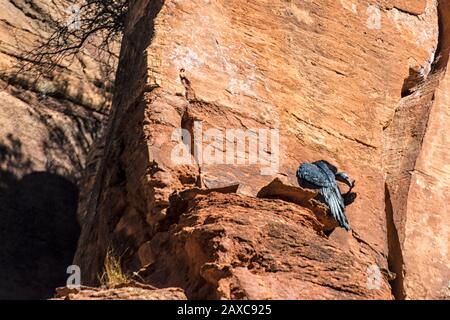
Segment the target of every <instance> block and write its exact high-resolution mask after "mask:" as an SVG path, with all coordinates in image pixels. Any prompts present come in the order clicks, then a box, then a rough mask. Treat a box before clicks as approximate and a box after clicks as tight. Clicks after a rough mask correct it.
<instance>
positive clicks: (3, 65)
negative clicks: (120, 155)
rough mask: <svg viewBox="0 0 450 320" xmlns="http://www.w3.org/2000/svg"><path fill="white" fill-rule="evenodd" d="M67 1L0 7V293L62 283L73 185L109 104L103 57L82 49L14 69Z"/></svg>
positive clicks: (23, 0) (43, 291)
mask: <svg viewBox="0 0 450 320" xmlns="http://www.w3.org/2000/svg"><path fill="white" fill-rule="evenodd" d="M74 5H75V4H74V3H73V1H55V2H53V1H41V0H32V1H29V0H6V1H2V2H1V3H0V109H1V112H0V203H1V210H0V225H1V227H0V228H1V232H0V251H1V252H2V254H1V257H0V298H1V299H23V298H45V297H51V296H52V294H53V292H54V288H55V287H56V286H61V285H64V284H65V280H66V277H67V274H66V268H67V266H69V265H70V264H71V263H72V259H73V255H74V251H75V248H76V242H77V239H78V237H79V233H80V227H79V225H78V223H77V219H76V212H77V202H78V193H79V191H78V188H79V186H80V185H81V184H82V182H81V177H82V172H83V170H84V168H85V166H86V157H87V154H88V152H89V150H90V149H91V146H92V144H93V142H94V141H95V139H96V138H97V137H98V135H99V133H100V132H101V129H102V127H103V126H104V123H105V120H106V116H107V113H108V109H109V100H110V93H108V90H109V89H110V87H111V82H112V77H111V74H109V72H107V73H105V71H107V69H105V66H106V64H105V61H106V60H105V57H99V56H98V55H97V51H96V50H94V49H93V48H92V47H91V46H87V48H86V50H84V51H82V52H80V54H78V55H77V56H76V57H75V58H74V60H73V61H71V63H69V61H60V63H58V65H57V66H56V68H55V70H54V72H52V73H48V74H44V75H41V76H40V77H38V76H37V74H35V73H30V72H24V71H23V70H20V66H22V65H23V63H24V62H25V58H26V54H27V53H28V52H29V51H30V50H33V49H34V48H35V47H36V46H37V45H38V44H39V41H43V40H45V39H46V38H47V37H48V36H49V35H50V34H51V33H52V32H54V25H55V21H59V22H62V23H64V21H65V20H67V19H69V18H70V14H72V13H71V10H70V9H71V8H72V7H73V6H74ZM114 59H115V57H114V56H113V57H112V58H111V59H110V60H109V62H111V65H110V66H108V67H112V68H114ZM109 62H108V63H109Z"/></svg>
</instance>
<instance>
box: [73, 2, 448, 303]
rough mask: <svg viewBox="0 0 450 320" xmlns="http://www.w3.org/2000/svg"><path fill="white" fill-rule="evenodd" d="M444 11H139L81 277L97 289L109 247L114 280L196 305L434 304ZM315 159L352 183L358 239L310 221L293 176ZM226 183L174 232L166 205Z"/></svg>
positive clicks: (401, 5)
mask: <svg viewBox="0 0 450 320" xmlns="http://www.w3.org/2000/svg"><path fill="white" fill-rule="evenodd" d="M447 11H448V10H447V9H446V4H445V3H441V2H439V3H438V2H436V1H433V0H428V1H426V0H417V1H387V0H386V1H358V2H357V3H356V2H352V1H347V0H341V1H332V2H330V1H314V2H312V1H282V0H278V1H258V2H247V3H246V4H245V5H242V3H241V2H239V1H230V0H227V1H214V2H213V1H200V0H198V1H197V0H194V1H189V2H186V1H176V0H166V1H162V0H160V1H149V0H136V1H132V2H131V8H130V12H129V16H128V21H127V27H126V31H125V35H124V39H123V43H122V51H121V59H120V65H119V69H118V73H117V81H116V88H117V94H116V96H115V97H114V101H113V115H112V117H113V118H112V121H111V124H110V127H109V129H108V132H107V142H106V145H105V153H104V156H103V158H102V161H101V163H100V164H99V166H98V174H97V176H96V179H95V183H94V186H93V188H92V193H91V195H90V197H88V199H87V200H86V201H87V202H86V205H85V206H84V208H85V210H86V211H85V212H83V213H82V216H83V217H84V223H83V230H82V235H81V238H80V241H79V246H78V250H77V254H76V257H75V263H76V264H78V265H79V266H80V267H81V269H82V279H83V281H84V282H85V283H86V284H89V285H92V284H95V283H96V281H97V276H98V273H99V272H101V270H102V266H103V260H104V257H105V254H106V252H107V250H108V248H110V247H114V248H115V250H117V251H118V252H123V262H124V268H125V270H127V271H128V272H131V273H132V272H137V271H139V272H140V273H142V274H143V276H145V279H146V281H147V282H148V283H150V284H153V285H156V286H161V287H164V286H177V287H181V288H183V289H184V290H185V291H186V294H187V296H188V297H189V298H227V299H232V298H233V299H234V298H254V299H260V298H271V299H279V298H289V299H297V298H302V299H315V298H321V299H326V298H333V299H342V298H355V299H377V298H378V299H380V298H381V299H390V298H393V297H395V298H398V299H402V298H438V297H441V296H442V292H444V291H443V290H446V288H447V286H448V280H449V275H448V270H449V269H448V268H449V259H448V254H447V252H448V248H449V243H448V232H447V229H448V221H449V220H448V219H446V215H447V211H446V210H445V203H446V192H447V189H446V188H447V185H446V178H445V177H446V175H447V174H448V172H449V171H448V168H446V167H445V163H446V162H445V160H446V159H447V158H448V152H447V151H446V150H445V149H444V148H443V146H444V145H445V142H446V141H445V128H446V127H447V122H446V118H445V114H446V113H445V109H444V108H443V105H444V104H445V97H446V95H445V88H446V87H445V83H446V81H445V69H446V68H447V61H446V60H448V59H447V56H448V51H446V50H447V49H448V46H447V45H446V43H447V41H446V38H445V34H446V25H447V17H446V13H445V12H447ZM446 48H447V49H446ZM433 97H434V99H433ZM437 119H441V120H442V121H441V122H439V121H437ZM179 129H184V131H183V134H180V130H179ZM230 129H233V130H236V129H238V130H239V129H240V130H242V132H243V134H244V137H246V138H247V140H248V142H245V143H244V145H246V146H247V148H245V147H244V148H243V149H241V151H239V150H240V149H239V145H238V144H237V145H236V146H235V145H234V142H235V140H238V139H239V138H238V139H236V135H238V136H239V134H240V133H239V132H238V133H236V131H234V132H233V133H234V135H232V136H229V135H227V134H228V133H230V131H229V130H230ZM405 129H406V130H405ZM227 130H228V131H227ZM252 138H254V139H256V141H257V143H256V145H257V146H258V147H257V148H256V149H257V150H258V153H257V157H256V161H255V158H252V156H253V154H252V150H253V149H252V141H255V140H252ZM241 140H242V136H241ZM244 140H245V139H244ZM267 141H269V143H267ZM230 146H231V147H230ZM235 147H236V149H237V150H238V151H235V150H236V149H235ZM241 147H242V146H241ZM253 147H254V146H253ZM230 148H231V150H232V152H231V153H227V151H228V152H229V150H230ZM180 154H181V155H184V157H183V159H184V160H185V161H184V162H180V161H179V160H180ZM432 154H435V156H432ZM317 159H326V160H328V161H329V162H331V163H334V164H336V165H337V166H338V167H339V169H341V170H343V171H346V172H348V173H349V174H350V176H351V177H352V178H354V179H356V181H357V187H356V189H355V191H356V192H357V193H358V198H357V200H356V201H355V203H354V204H353V205H351V206H350V207H348V208H347V216H348V218H349V221H350V224H351V226H352V228H353V231H352V232H351V233H344V232H342V231H341V230H336V231H334V232H332V233H331V235H329V236H327V235H325V233H324V231H326V230H325V229H326V228H324V221H325V220H322V221H321V220H320V219H319V218H318V211H317V208H316V209H314V208H313V209H311V207H309V205H307V204H305V203H303V202H301V201H300V203H299V202H298V201H297V200H298V199H299V198H298V194H297V195H294V196H293V194H292V193H291V192H292V189H291V188H292V187H294V186H295V185H296V180H295V171H296V169H297V167H298V164H299V163H300V162H302V161H312V160H317ZM411 173H412V176H411ZM422 173H425V174H422ZM276 178H278V179H279V180H280V181H281V180H283V185H284V187H283V188H284V189H283V192H275V191H276V190H275V191H274V190H273V188H272V187H273V185H272V187H270V184H271V183H273V181H274V179H276ZM237 184H238V185H239V188H238V189H237V191H236V194H227V195H224V194H218V193H214V192H212V193H209V194H203V195H202V194H199V195H197V196H196V197H194V198H193V199H191V200H189V201H187V202H185V203H184V205H183V206H181V208H180V207H177V208H178V209H177V210H178V211H177V210H176V212H177V214H176V215H175V216H177V217H179V218H178V219H172V218H173V217H174V215H173V210H174V209H173V208H174V202H173V199H174V197H173V195H174V194H177V193H180V192H183V190H186V189H205V190H206V189H215V188H222V187H226V186H230V185H237ZM271 188H272V190H271ZM261 192H262V193H261ZM294 193H295V192H294ZM264 194H265V195H266V196H267V194H269V195H271V196H270V197H266V196H262V195H264ZM258 195H259V197H258ZM267 198H271V199H267ZM274 198H276V199H274ZM293 198H294V200H295V199H297V200H295V201H294V200H293ZM321 210H323V209H321ZM319 211H320V210H319ZM319 213H320V212H319ZM327 234H328V233H327ZM434 235H437V236H436V237H434ZM431 239H432V240H433V242H431ZM435 241H437V242H436V243H435ZM425 252H426V253H425ZM419 257H420V258H419ZM430 257H433V262H432V263H431V265H432V267H431V268H430V269H429V270H425V268H426V265H427V262H428V260H429V259H430ZM434 259H435V260H434ZM411 261H415V263H411ZM392 273H396V277H395V280H394V276H393V274H392ZM432 273H433V275H432ZM374 283H376V285H374ZM291 289H292V290H291Z"/></svg>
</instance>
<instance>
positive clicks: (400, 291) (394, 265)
mask: <svg viewBox="0 0 450 320" xmlns="http://www.w3.org/2000/svg"><path fill="white" fill-rule="evenodd" d="M385 201H386V224H387V238H388V249H389V253H388V266H389V270H390V271H392V272H394V273H395V275H396V276H395V279H394V280H392V281H389V283H390V285H391V290H392V295H393V296H394V298H395V299H396V300H404V299H405V289H404V285H403V280H404V275H403V271H404V270H403V252H402V246H401V243H400V238H399V236H398V231H397V227H396V226H395V222H394V210H393V208H392V202H391V196H390V193H389V189H388V186H387V184H386V186H385Z"/></svg>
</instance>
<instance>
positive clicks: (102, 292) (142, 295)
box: [54, 283, 186, 300]
mask: <svg viewBox="0 0 450 320" xmlns="http://www.w3.org/2000/svg"><path fill="white" fill-rule="evenodd" d="M54 300H186V296H185V294H184V292H183V290H181V289H179V288H167V289H157V288H155V287H152V286H146V285H142V284H139V283H125V284H123V285H118V286H116V287H114V288H109V289H107V288H90V287H80V288H67V287H64V288H58V289H57V290H56V295H55V298H54Z"/></svg>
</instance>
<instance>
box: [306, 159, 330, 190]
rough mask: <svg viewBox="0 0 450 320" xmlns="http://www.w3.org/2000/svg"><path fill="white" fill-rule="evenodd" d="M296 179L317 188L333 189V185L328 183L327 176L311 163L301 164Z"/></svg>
mask: <svg viewBox="0 0 450 320" xmlns="http://www.w3.org/2000/svg"><path fill="white" fill-rule="evenodd" d="M297 177H298V178H299V179H303V180H306V181H307V182H309V183H312V184H314V185H316V186H318V187H329V188H331V187H333V183H332V181H330V179H329V178H328V176H327V174H326V173H325V172H324V171H323V170H321V169H320V168H319V167H317V166H316V165H314V164H311V163H303V164H302V165H301V166H300V168H299V169H298V172H297Z"/></svg>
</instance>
